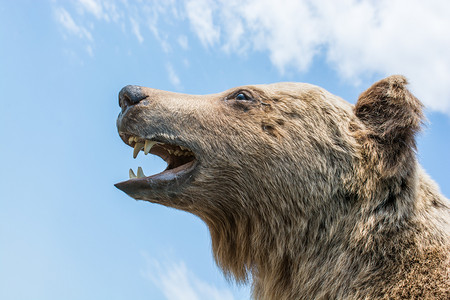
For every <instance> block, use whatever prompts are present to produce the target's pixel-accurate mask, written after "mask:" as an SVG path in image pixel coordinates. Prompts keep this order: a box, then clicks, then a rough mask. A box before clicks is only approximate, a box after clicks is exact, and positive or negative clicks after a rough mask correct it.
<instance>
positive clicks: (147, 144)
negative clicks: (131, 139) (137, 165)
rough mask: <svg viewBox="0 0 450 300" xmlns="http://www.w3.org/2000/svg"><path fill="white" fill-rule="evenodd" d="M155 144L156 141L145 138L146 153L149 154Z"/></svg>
mask: <svg viewBox="0 0 450 300" xmlns="http://www.w3.org/2000/svg"><path fill="white" fill-rule="evenodd" d="M155 144H156V142H154V141H149V140H145V146H144V154H145V155H147V154H148V153H149V152H150V150H151V149H152V147H153V146H154V145H155Z"/></svg>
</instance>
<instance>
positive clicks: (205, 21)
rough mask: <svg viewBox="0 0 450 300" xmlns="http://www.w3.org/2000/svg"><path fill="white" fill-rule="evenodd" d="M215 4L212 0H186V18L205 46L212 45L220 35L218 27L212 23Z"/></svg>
mask: <svg viewBox="0 0 450 300" xmlns="http://www.w3.org/2000/svg"><path fill="white" fill-rule="evenodd" d="M215 4H216V3H215V2H214V1H212V0H189V1H187V2H186V13H187V16H188V19H189V21H190V23H191V26H192V28H193V30H194V31H195V32H196V33H197V35H198V37H199V39H200V41H201V43H202V44H203V46H205V47H208V46H212V45H214V44H215V43H216V42H217V41H218V40H219V37H220V31H219V29H218V28H217V27H216V26H215V25H214V24H213V11H214V10H215V8H216V5H215Z"/></svg>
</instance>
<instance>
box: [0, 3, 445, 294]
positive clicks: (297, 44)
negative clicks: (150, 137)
mask: <svg viewBox="0 0 450 300" xmlns="http://www.w3.org/2000/svg"><path fill="white" fill-rule="evenodd" d="M449 15H450V7H449V5H448V2H447V1H444V0H443V1H427V2H426V3H425V2H423V1H402V0H398V1H377V2H374V1H353V0H346V1H341V2H339V4H337V2H335V1H328V0H319V1H289V0H283V1H268V0H267V1H256V0H250V1H237V0H227V1H209V0H189V1H125V0H122V1H121V0H116V1H114V0H111V1H105V0H83V1H81V0H80V1H69V0H67V1H62V0H60V1H59V0H52V1H50V0H49V1H45V0H42V1H34V0H29V1H26V0H18V1H7V0H0V20H1V21H0V22H1V23H0V91H1V93H2V95H1V97H0V99H1V100H0V101H1V106H0V113H1V117H0V139H1V144H0V151H1V152H0V153H1V155H0V165H1V168H0V299H5V300H9V299H47V300H49V299H85V300H86V299H157V300H158V299H169V300H172V299H189V300H192V299H220V300H222V299H248V298H249V288H248V287H246V286H243V287H242V286H241V287H240V286H236V285H235V284H233V283H229V282H227V281H226V280H225V279H224V278H223V276H222V275H221V273H220V271H219V270H218V269H217V267H216V266H215V264H214V261H213V258H212V255H211V250H210V240H209V234H208V232H207V229H206V226H205V225H204V224H203V223H202V222H201V221H200V220H199V219H198V218H196V217H195V216H193V215H189V214H187V213H184V212H180V211H176V210H173V209H169V208H165V207H162V206H158V205H151V204H149V203H144V202H142V201H138V202H136V201H134V200H133V199H131V198H129V197H127V196H126V195H125V194H123V193H122V192H120V191H119V190H117V189H115V188H114V186H113V184H114V183H116V182H119V181H122V180H123V179H126V178H127V176H128V169H129V168H133V169H134V170H136V168H137V166H142V167H143V169H144V172H145V173H146V174H151V173H156V172H158V171H160V170H162V169H163V168H164V167H165V165H164V163H163V162H162V161H161V160H160V159H159V158H156V157H149V156H145V157H144V156H143V155H141V156H139V157H138V158H137V159H136V160H133V159H132V149H131V148H130V147H128V146H126V145H125V144H123V143H122V141H121V140H120V139H119V137H118V135H117V132H116V128H115V119H116V117H117V115H118V113H119V106H118V100H117V94H118V92H119V90H120V89H121V88H122V87H123V86H125V85H127V84H136V85H143V86H148V87H153V88H158V89H163V90H171V91H177V92H182V93H190V94H207V93H215V92H219V91H223V90H225V89H228V88H231V87H234V86H238V85H243V84H255V83H270V82H278V81H301V82H309V83H313V84H317V85H320V86H322V87H324V88H326V89H328V90H329V91H330V92H332V93H334V94H337V95H339V96H341V97H342V98H344V99H346V100H348V101H349V102H352V103H354V102H355V101H356V99H357V97H358V95H359V94H360V93H361V92H362V91H363V90H364V89H366V88H367V87H369V86H370V85H371V84H372V83H373V82H374V81H376V80H378V79H380V78H382V77H384V76H387V75H391V74H396V73H401V74H404V75H406V76H407V77H408V78H409V79H410V82H411V89H412V90H413V92H414V93H415V94H416V95H417V96H418V97H419V98H420V99H421V100H422V101H423V102H424V103H425V105H426V106H427V117H428V120H429V122H428V124H427V128H426V129H425V130H424V131H423V132H422V133H421V134H420V136H419V139H418V149H419V155H418V156H419V160H420V162H421V163H422V165H423V167H424V168H425V169H426V170H427V172H428V173H429V174H430V175H431V176H432V177H433V178H434V179H435V180H436V181H437V182H438V183H439V185H440V186H441V190H442V192H443V193H444V194H445V195H446V196H447V197H449V196H450V182H449V179H448V175H449V174H448V170H450V155H449V148H450V138H449V137H450V134H449V132H450V84H449V82H450V54H449V52H448V49H450V19H449V17H448V16H449Z"/></svg>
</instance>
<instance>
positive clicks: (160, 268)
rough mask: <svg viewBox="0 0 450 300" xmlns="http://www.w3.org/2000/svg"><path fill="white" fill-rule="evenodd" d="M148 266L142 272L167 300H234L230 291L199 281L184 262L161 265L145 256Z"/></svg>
mask: <svg viewBox="0 0 450 300" xmlns="http://www.w3.org/2000/svg"><path fill="white" fill-rule="evenodd" d="M144 257H145V259H146V262H147V266H146V269H145V270H144V271H143V272H142V274H143V276H144V277H145V278H147V279H149V280H150V281H151V282H152V283H153V284H154V285H155V286H156V287H157V288H158V289H159V290H160V291H161V293H162V294H163V295H164V296H165V298H166V299H167V300H203V299H208V300H233V299H234V297H233V294H232V292H231V291H230V290H228V289H220V288H217V287H216V286H214V285H212V284H210V283H208V282H206V281H204V280H201V279H199V278H198V277H197V276H196V275H195V274H194V273H192V272H191V271H189V270H188V268H187V267H186V265H185V264H184V263H183V262H179V263H173V262H171V263H160V262H158V261H156V260H154V259H151V258H149V257H148V256H147V255H144Z"/></svg>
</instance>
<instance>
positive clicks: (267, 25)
mask: <svg viewBox="0 0 450 300" xmlns="http://www.w3.org/2000/svg"><path fill="white" fill-rule="evenodd" d="M79 5H80V7H81V11H82V13H86V14H89V15H92V16H94V17H95V18H96V19H98V20H105V21H108V20H112V21H113V22H117V23H121V25H122V27H123V28H125V30H126V31H131V33H133V34H134V35H135V36H136V38H137V40H138V41H139V42H140V43H143V42H144V39H145V37H146V34H148V33H150V34H153V36H154V37H155V38H156V40H157V41H158V42H159V44H160V46H161V47H162V48H163V50H164V51H165V52H166V53H170V52H171V51H172V47H171V43H174V42H175V43H178V44H179V45H180V46H181V49H183V50H188V44H187V39H185V38H184V36H186V34H185V35H181V36H180V34H179V32H180V30H176V31H175V32H177V34H176V36H173V35H171V34H173V32H174V31H173V30H169V29H168V28H170V27H172V29H173V28H177V26H178V27H183V30H185V28H184V27H185V25H186V21H187V22H188V24H189V25H190V26H189V28H190V30H191V31H192V32H193V33H194V34H195V36H196V37H197V38H198V40H199V41H200V43H201V44H202V45H203V46H204V47H205V48H208V49H213V48H214V49H218V50H219V51H226V52H228V53H236V54H238V55H240V54H244V55H251V54H252V53H254V52H255V51H259V52H265V53H267V55H268V57H269V59H270V60H271V62H272V63H273V65H274V66H276V67H277V68H278V70H279V71H280V72H281V73H283V72H285V71H286V70H291V71H292V70H293V71H299V72H306V71H308V70H309V69H310V68H311V66H312V65H313V62H314V59H316V58H317V57H318V56H319V55H320V57H321V58H322V57H323V58H324V59H325V63H327V64H328V66H329V67H330V68H331V69H334V70H336V72H337V73H338V74H339V75H340V76H341V77H342V78H343V79H344V80H346V81H347V82H350V83H352V84H355V85H357V84H359V83H360V82H362V81H363V80H365V79H369V78H370V79H371V78H372V77H373V76H374V75H376V76H384V75H390V74H399V73H400V74H404V75H406V76H407V77H408V78H409V79H410V81H411V88H412V90H413V92H414V93H415V94H416V95H417V96H418V97H419V98H420V99H421V100H422V101H423V102H424V103H425V104H426V105H427V106H428V107H429V108H431V109H434V110H438V111H442V112H446V113H449V114H450V85H449V84H448V82H450V55H449V54H448V49H450V18H449V17H448V16H449V14H450V2H449V1H446V0H430V1H421V0H380V1H372V0H343V1H334V0H315V1H312V0H279V1H273V0H217V1H213V0H188V1H184V2H183V1H174V0H171V1H164V2H162V1H156V0H153V1H149V2H139V3H133V2H126V1H119V0H116V1H113V0H111V1H102V0H81V1H80V2H79ZM118 12H121V13H118ZM55 14H56V15H57V19H58V21H59V23H61V24H62V25H63V26H64V27H65V28H66V30H67V31H68V32H70V33H71V34H74V35H77V36H79V37H84V38H86V39H88V40H92V39H93V38H92V34H91V32H89V31H88V30H87V29H86V28H90V27H86V26H81V25H77V24H76V23H75V22H74V19H73V18H72V17H71V15H70V14H69V13H68V11H67V10H65V9H63V8H60V9H57V10H56V13H55ZM124 15H126V16H127V18H126V19H125V18H124V17H123V16H124ZM80 24H83V23H80ZM87 24H89V23H87ZM183 30H182V31H181V32H183ZM167 69H168V70H167V71H168V72H169V77H170V78H171V82H172V83H173V84H174V85H178V84H179V78H178V76H176V74H175V72H174V71H173V67H167ZM170 74H172V75H170Z"/></svg>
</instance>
